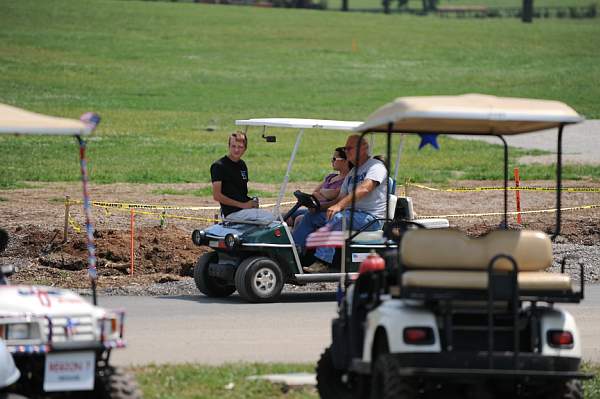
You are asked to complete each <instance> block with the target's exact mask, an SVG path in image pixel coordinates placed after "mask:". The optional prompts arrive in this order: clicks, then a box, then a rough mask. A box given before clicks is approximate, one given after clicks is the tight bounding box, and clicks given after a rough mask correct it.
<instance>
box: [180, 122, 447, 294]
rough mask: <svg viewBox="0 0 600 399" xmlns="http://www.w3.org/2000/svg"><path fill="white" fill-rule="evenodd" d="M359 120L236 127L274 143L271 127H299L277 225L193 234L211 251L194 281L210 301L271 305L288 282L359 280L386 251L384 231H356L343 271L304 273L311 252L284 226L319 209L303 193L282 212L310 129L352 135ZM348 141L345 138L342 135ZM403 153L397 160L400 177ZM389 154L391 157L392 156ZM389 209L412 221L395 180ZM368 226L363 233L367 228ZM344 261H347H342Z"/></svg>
mask: <svg viewBox="0 0 600 399" xmlns="http://www.w3.org/2000/svg"><path fill="white" fill-rule="evenodd" d="M360 124H361V122H352V121H334V120H315V119H286V118H267V119H248V120H237V121H236V125H238V126H244V127H245V128H246V130H248V127H250V126H257V127H262V132H263V137H264V138H265V139H267V141H275V137H274V136H266V137H265V135H264V133H265V131H266V129H267V128H288V129H289V128H291V129H299V132H298V134H297V136H296V142H295V145H294V149H293V150H292V153H291V156H290V160H289V162H288V165H287V170H286V174H285V176H284V179H283V183H282V185H281V189H280V191H279V196H278V198H277V203H276V204H275V207H274V209H273V212H274V217H275V221H273V222H270V223H266V224H265V223H262V224H261V223H256V222H251V221H246V222H240V221H237V222H235V221H227V220H225V221H224V222H222V223H218V224H215V225H213V226H211V227H209V228H206V229H203V230H194V232H193V233H192V241H193V242H194V244H196V245H199V246H208V247H210V248H212V249H213V251H210V252H207V253H205V254H203V255H202V256H201V257H200V258H199V260H198V262H197V264H196V266H195V268H194V280H195V282H196V286H197V287H198V289H199V290H200V292H202V293H203V294H205V295H207V296H210V297H225V296H229V295H231V294H233V293H234V292H235V291H236V290H237V291H238V293H239V295H240V296H241V297H242V298H244V299H246V300H247V301H249V302H269V301H274V300H276V299H277V298H278V296H279V294H280V293H281V290H282V288H283V285H284V284H306V283H308V282H328V281H329V282H331V281H338V280H339V278H340V275H341V274H345V272H348V273H349V275H350V276H356V275H357V273H356V272H357V270H358V267H359V265H360V262H361V261H362V260H363V259H365V257H366V256H367V255H368V254H369V252H370V251H371V250H373V249H376V250H383V249H385V248H386V245H384V242H385V238H384V236H383V232H382V231H381V230H380V231H362V230H361V231H358V232H354V234H353V235H352V240H349V241H348V247H347V248H346V249H347V250H346V253H347V254H348V256H347V257H342V256H341V252H343V251H339V252H338V255H337V256H336V258H335V259H334V267H336V268H337V269H339V270H340V272H339V273H312V274H309V273H305V272H304V271H303V269H302V267H303V266H307V265H310V264H311V263H312V262H313V261H314V258H313V256H312V253H307V254H302V253H299V252H298V250H297V248H296V246H295V245H294V240H293V237H292V233H291V230H290V228H289V226H288V225H287V223H286V222H285V221H286V220H287V218H288V217H289V216H290V215H291V214H292V213H293V212H294V211H296V209H298V208H299V207H300V206H306V207H307V208H309V209H314V208H319V205H320V204H319V203H318V200H316V198H315V197H314V196H312V195H310V194H307V193H303V192H301V191H296V192H294V196H295V197H296V199H297V202H296V204H295V205H294V206H293V207H292V209H290V210H289V211H288V212H286V213H284V214H282V213H281V205H282V199H283V196H284V194H285V192H286V188H287V184H288V181H289V177H290V171H291V170H292V164H293V163H294V159H295V157H296V152H297V151H298V147H299V145H300V141H301V139H302V135H303V134H304V130H306V129H323V130H335V131H346V132H351V131H352V129H354V128H356V127H357V126H359V125H360ZM344 140H345V137H344ZM399 157H400V153H398V160H397V162H396V174H397V173H398V164H399ZM387 159H390V158H389V154H388V158H387ZM389 186H390V187H389V188H390V189H391V190H390V192H389V199H390V207H389V209H388V213H387V215H388V218H387V220H386V221H385V222H388V223H398V221H399V220H409V221H410V220H413V219H414V211H413V206H412V201H411V199H410V198H408V197H396V195H395V192H394V191H395V190H394V189H393V187H392V186H393V182H390V185H389ZM419 223H421V224H422V225H425V226H427V227H428V228H440V227H448V220H446V219H427V220H425V219H421V220H419ZM367 228H368V226H365V228H364V229H363V230H366V229H367ZM342 258H344V259H346V258H347V259H348V262H342V261H341V260H342Z"/></svg>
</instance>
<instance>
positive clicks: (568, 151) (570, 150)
mask: <svg viewBox="0 0 600 399" xmlns="http://www.w3.org/2000/svg"><path fill="white" fill-rule="evenodd" d="M557 132H558V129H549V130H542V131H540V132H535V133H528V134H519V135H514V136H505V138H506V142H507V143H508V145H510V146H513V147H521V148H527V149H539V150H545V151H549V152H550V153H552V154H556V141H557ZM452 138H457V139H461V140H481V141H486V142H489V143H493V144H501V141H500V140H499V139H498V138H497V137H489V136H473V135H471V136H462V135H460V136H456V135H455V136H452ZM598 147H600V120H597V119H596V120H595V119H591V120H587V121H584V122H582V123H578V124H576V125H569V126H566V127H565V129H564V132H563V160H564V162H566V163H585V164H599V163H600V151H598ZM521 162H522V163H553V162H556V155H539V156H527V157H523V158H522V159H521Z"/></svg>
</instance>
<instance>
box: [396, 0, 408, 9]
mask: <svg viewBox="0 0 600 399" xmlns="http://www.w3.org/2000/svg"><path fill="white" fill-rule="evenodd" d="M407 4H408V0H398V8H402V7H406V5H407Z"/></svg>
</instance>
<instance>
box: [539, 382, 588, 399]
mask: <svg viewBox="0 0 600 399" xmlns="http://www.w3.org/2000/svg"><path fill="white" fill-rule="evenodd" d="M540 398H544V399H583V384H582V383H581V380H567V381H561V382H556V383H554V384H551V385H549V386H548V390H547V391H546V392H544V394H543V395H540Z"/></svg>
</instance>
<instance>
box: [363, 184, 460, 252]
mask: <svg viewBox="0 0 600 399" xmlns="http://www.w3.org/2000/svg"><path fill="white" fill-rule="evenodd" d="M389 197H390V207H389V209H388V219H389V220H392V223H393V224H395V225H397V224H399V223H400V222H401V221H402V220H410V221H414V222H416V223H418V224H420V225H422V226H423V227H425V228H426V229H445V228H448V227H449V223H448V219H441V218H427V219H415V212H414V210H413V204H412V200H411V198H410V197H398V196H395V195H393V194H390V196H389ZM353 241H360V242H382V241H384V237H383V230H375V231H363V232H361V233H359V234H357V235H356V236H355V237H354V238H353Z"/></svg>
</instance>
